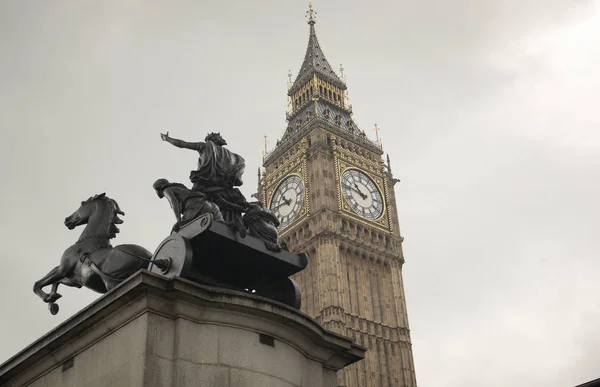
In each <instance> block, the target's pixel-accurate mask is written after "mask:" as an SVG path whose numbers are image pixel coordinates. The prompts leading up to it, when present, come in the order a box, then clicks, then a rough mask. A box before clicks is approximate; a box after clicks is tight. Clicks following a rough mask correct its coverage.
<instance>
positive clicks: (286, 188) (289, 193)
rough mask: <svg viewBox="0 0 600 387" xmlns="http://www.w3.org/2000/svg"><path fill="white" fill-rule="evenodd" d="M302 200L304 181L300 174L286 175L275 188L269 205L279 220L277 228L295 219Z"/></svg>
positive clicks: (285, 225) (287, 224)
mask: <svg viewBox="0 0 600 387" xmlns="http://www.w3.org/2000/svg"><path fill="white" fill-rule="evenodd" d="M303 202H304V183H303V182H302V179H301V178H300V176H298V175H291V176H288V177H286V178H285V179H284V180H283V181H282V182H281V184H279V186H278V187H277V189H276V190H275V193H274V194H273V198H272V199H271V205H270V207H269V208H270V209H271V211H273V212H274V213H275V216H277V219H279V221H280V222H281V224H280V225H279V228H281V229H283V228H286V227H287V226H289V225H290V224H291V223H292V222H293V221H294V219H296V217H297V216H298V213H299V212H300V208H302V203H303Z"/></svg>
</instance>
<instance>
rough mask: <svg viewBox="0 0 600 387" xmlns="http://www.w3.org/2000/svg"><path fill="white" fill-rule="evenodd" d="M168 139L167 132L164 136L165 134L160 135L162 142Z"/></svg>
mask: <svg viewBox="0 0 600 387" xmlns="http://www.w3.org/2000/svg"><path fill="white" fill-rule="evenodd" d="M168 138H169V132H167V133H166V134H163V133H161V134H160V139H161V140H163V141H167V139H168Z"/></svg>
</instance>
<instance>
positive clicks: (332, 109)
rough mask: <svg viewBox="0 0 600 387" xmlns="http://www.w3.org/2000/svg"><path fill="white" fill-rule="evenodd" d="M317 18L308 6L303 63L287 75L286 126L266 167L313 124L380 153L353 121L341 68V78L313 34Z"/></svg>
mask: <svg viewBox="0 0 600 387" xmlns="http://www.w3.org/2000/svg"><path fill="white" fill-rule="evenodd" d="M316 14H317V13H316V12H315V11H314V10H313V8H312V4H309V8H308V11H306V16H307V18H308V24H309V26H310V28H309V38H308V46H307V48H306V53H305V55H304V60H303V62H302V65H301V66H300V70H299V71H298V74H297V76H296V79H295V80H294V81H293V82H292V74H291V71H290V72H289V73H288V109H287V112H286V120H287V122H288V125H287V128H286V130H285V132H284V134H283V136H282V138H281V139H279V140H277V142H276V144H275V148H274V149H273V151H272V152H268V153H267V152H265V157H264V160H263V161H264V162H265V163H268V161H269V160H270V159H272V158H276V157H278V156H280V155H281V153H282V152H285V151H286V145H287V144H289V143H292V142H295V141H297V140H298V139H300V138H302V137H304V136H305V135H306V133H307V131H308V130H310V128H311V127H312V126H313V124H320V125H321V126H323V127H326V128H327V129H329V130H331V131H332V132H334V133H335V132H341V133H344V134H346V135H349V136H351V137H353V138H354V139H355V141H356V142H357V143H360V144H361V145H363V146H365V147H367V148H369V149H371V150H373V151H376V152H381V144H380V143H378V142H375V141H372V140H370V139H369V138H368V137H367V135H366V133H365V132H364V130H361V129H360V128H359V127H358V126H357V125H356V123H355V122H354V120H353V118H352V106H351V105H350V104H349V103H348V95H347V87H346V83H345V81H344V79H343V71H344V70H343V68H342V67H341V66H340V74H341V78H340V77H339V76H338V75H337V74H336V73H335V71H334V70H333V67H332V66H331V65H330V64H329V62H328V61H327V58H325V54H324V53H323V50H322V49H321V46H320V44H319V41H318V39H317V34H316V32H315V24H316V19H315V16H316ZM280 148H283V149H280Z"/></svg>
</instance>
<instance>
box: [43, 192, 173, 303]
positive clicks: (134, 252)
mask: <svg viewBox="0 0 600 387" xmlns="http://www.w3.org/2000/svg"><path fill="white" fill-rule="evenodd" d="M119 215H125V213H124V212H123V211H121V209H120V208H119V205H118V203H117V202H116V201H115V200H114V199H111V198H109V197H108V196H106V194H104V193H102V194H99V195H95V196H93V197H90V198H89V199H87V200H85V201H83V202H81V206H80V207H79V208H78V209H77V211H75V212H74V213H73V214H71V215H70V216H68V217H67V218H66V219H65V222H64V223H65V226H67V228H68V229H69V230H72V229H74V228H75V227H77V226H80V225H83V224H86V227H85V229H84V230H83V232H82V233H81V235H80V237H79V239H78V240H77V242H75V244H73V245H71V246H70V247H69V248H68V249H66V250H65V252H64V253H63V255H62V258H61V259H60V264H59V265H58V266H56V267H55V268H54V269H52V270H50V272H49V273H48V274H46V275H45V276H44V277H43V278H42V279H40V280H39V281H37V282H36V283H35V284H34V286H33V291H34V293H35V294H37V295H38V296H39V297H40V298H41V299H42V300H43V301H44V302H46V303H48V309H50V312H51V313H52V314H56V313H58V309H59V307H58V305H57V304H56V300H58V299H59V298H60V297H62V296H61V295H60V294H59V293H58V292H57V290H58V286H59V285H60V284H63V285H66V286H72V287H76V288H81V287H82V286H85V287H87V288H89V289H92V290H94V291H96V292H98V293H106V292H107V291H109V290H110V289H112V288H114V287H115V286H116V285H118V284H119V283H121V282H122V281H123V280H125V279H126V278H127V277H129V276H130V275H131V274H133V273H135V272H136V271H138V270H139V269H144V268H147V267H148V265H149V263H150V258H151V257H152V253H150V252H149V251H148V250H146V249H145V248H143V247H141V246H138V245H131V244H124V245H118V246H115V247H113V246H112V245H111V244H110V240H111V239H113V238H114V237H115V236H116V235H117V233H118V232H119V228H118V227H117V224H121V223H123V220H121V219H120V218H119ZM155 264H157V265H159V266H162V267H163V269H167V268H168V264H167V262H165V261H161V262H155ZM48 285H52V289H51V291H50V293H46V292H44V291H43V290H42V288H43V287H45V286H48Z"/></svg>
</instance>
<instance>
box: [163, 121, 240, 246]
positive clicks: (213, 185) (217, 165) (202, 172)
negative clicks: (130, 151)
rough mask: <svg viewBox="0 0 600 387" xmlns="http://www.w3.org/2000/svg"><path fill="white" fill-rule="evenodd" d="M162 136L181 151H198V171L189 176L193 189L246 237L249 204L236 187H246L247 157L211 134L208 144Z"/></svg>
mask: <svg viewBox="0 0 600 387" xmlns="http://www.w3.org/2000/svg"><path fill="white" fill-rule="evenodd" d="M160 137H161V139H162V140H163V141H166V142H168V143H170V144H173V145H175V146H176V147H178V148H184V149H191V150H195V151H197V152H198V154H199V156H198V169H197V170H195V171H192V172H191V173H190V181H191V182H192V183H193V187H192V190H193V191H199V192H202V193H203V194H205V195H206V197H207V198H208V200H209V201H211V202H213V203H215V204H216V205H217V206H219V209H220V210H221V213H222V215H223V218H224V220H225V222H226V223H227V224H228V225H229V226H230V227H231V228H233V229H234V230H236V231H238V232H239V233H240V235H241V236H242V237H244V236H245V235H246V228H245V227H244V223H243V221H242V213H243V212H244V211H245V210H246V209H247V208H248V203H247V202H246V198H244V195H242V193H241V192H240V190H239V189H238V188H235V187H237V186H241V185H242V184H243V182H242V174H243V173H244V169H245V166H246V164H245V161H244V158H243V157H241V156H240V155H238V154H236V153H233V152H231V151H229V150H228V149H226V148H225V147H224V146H225V145H227V142H226V141H225V140H224V139H223V137H221V134H219V133H210V134H208V135H207V136H206V138H205V142H186V141H182V140H178V139H175V138H172V137H169V132H167V133H166V134H162V133H161V135H160Z"/></svg>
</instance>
